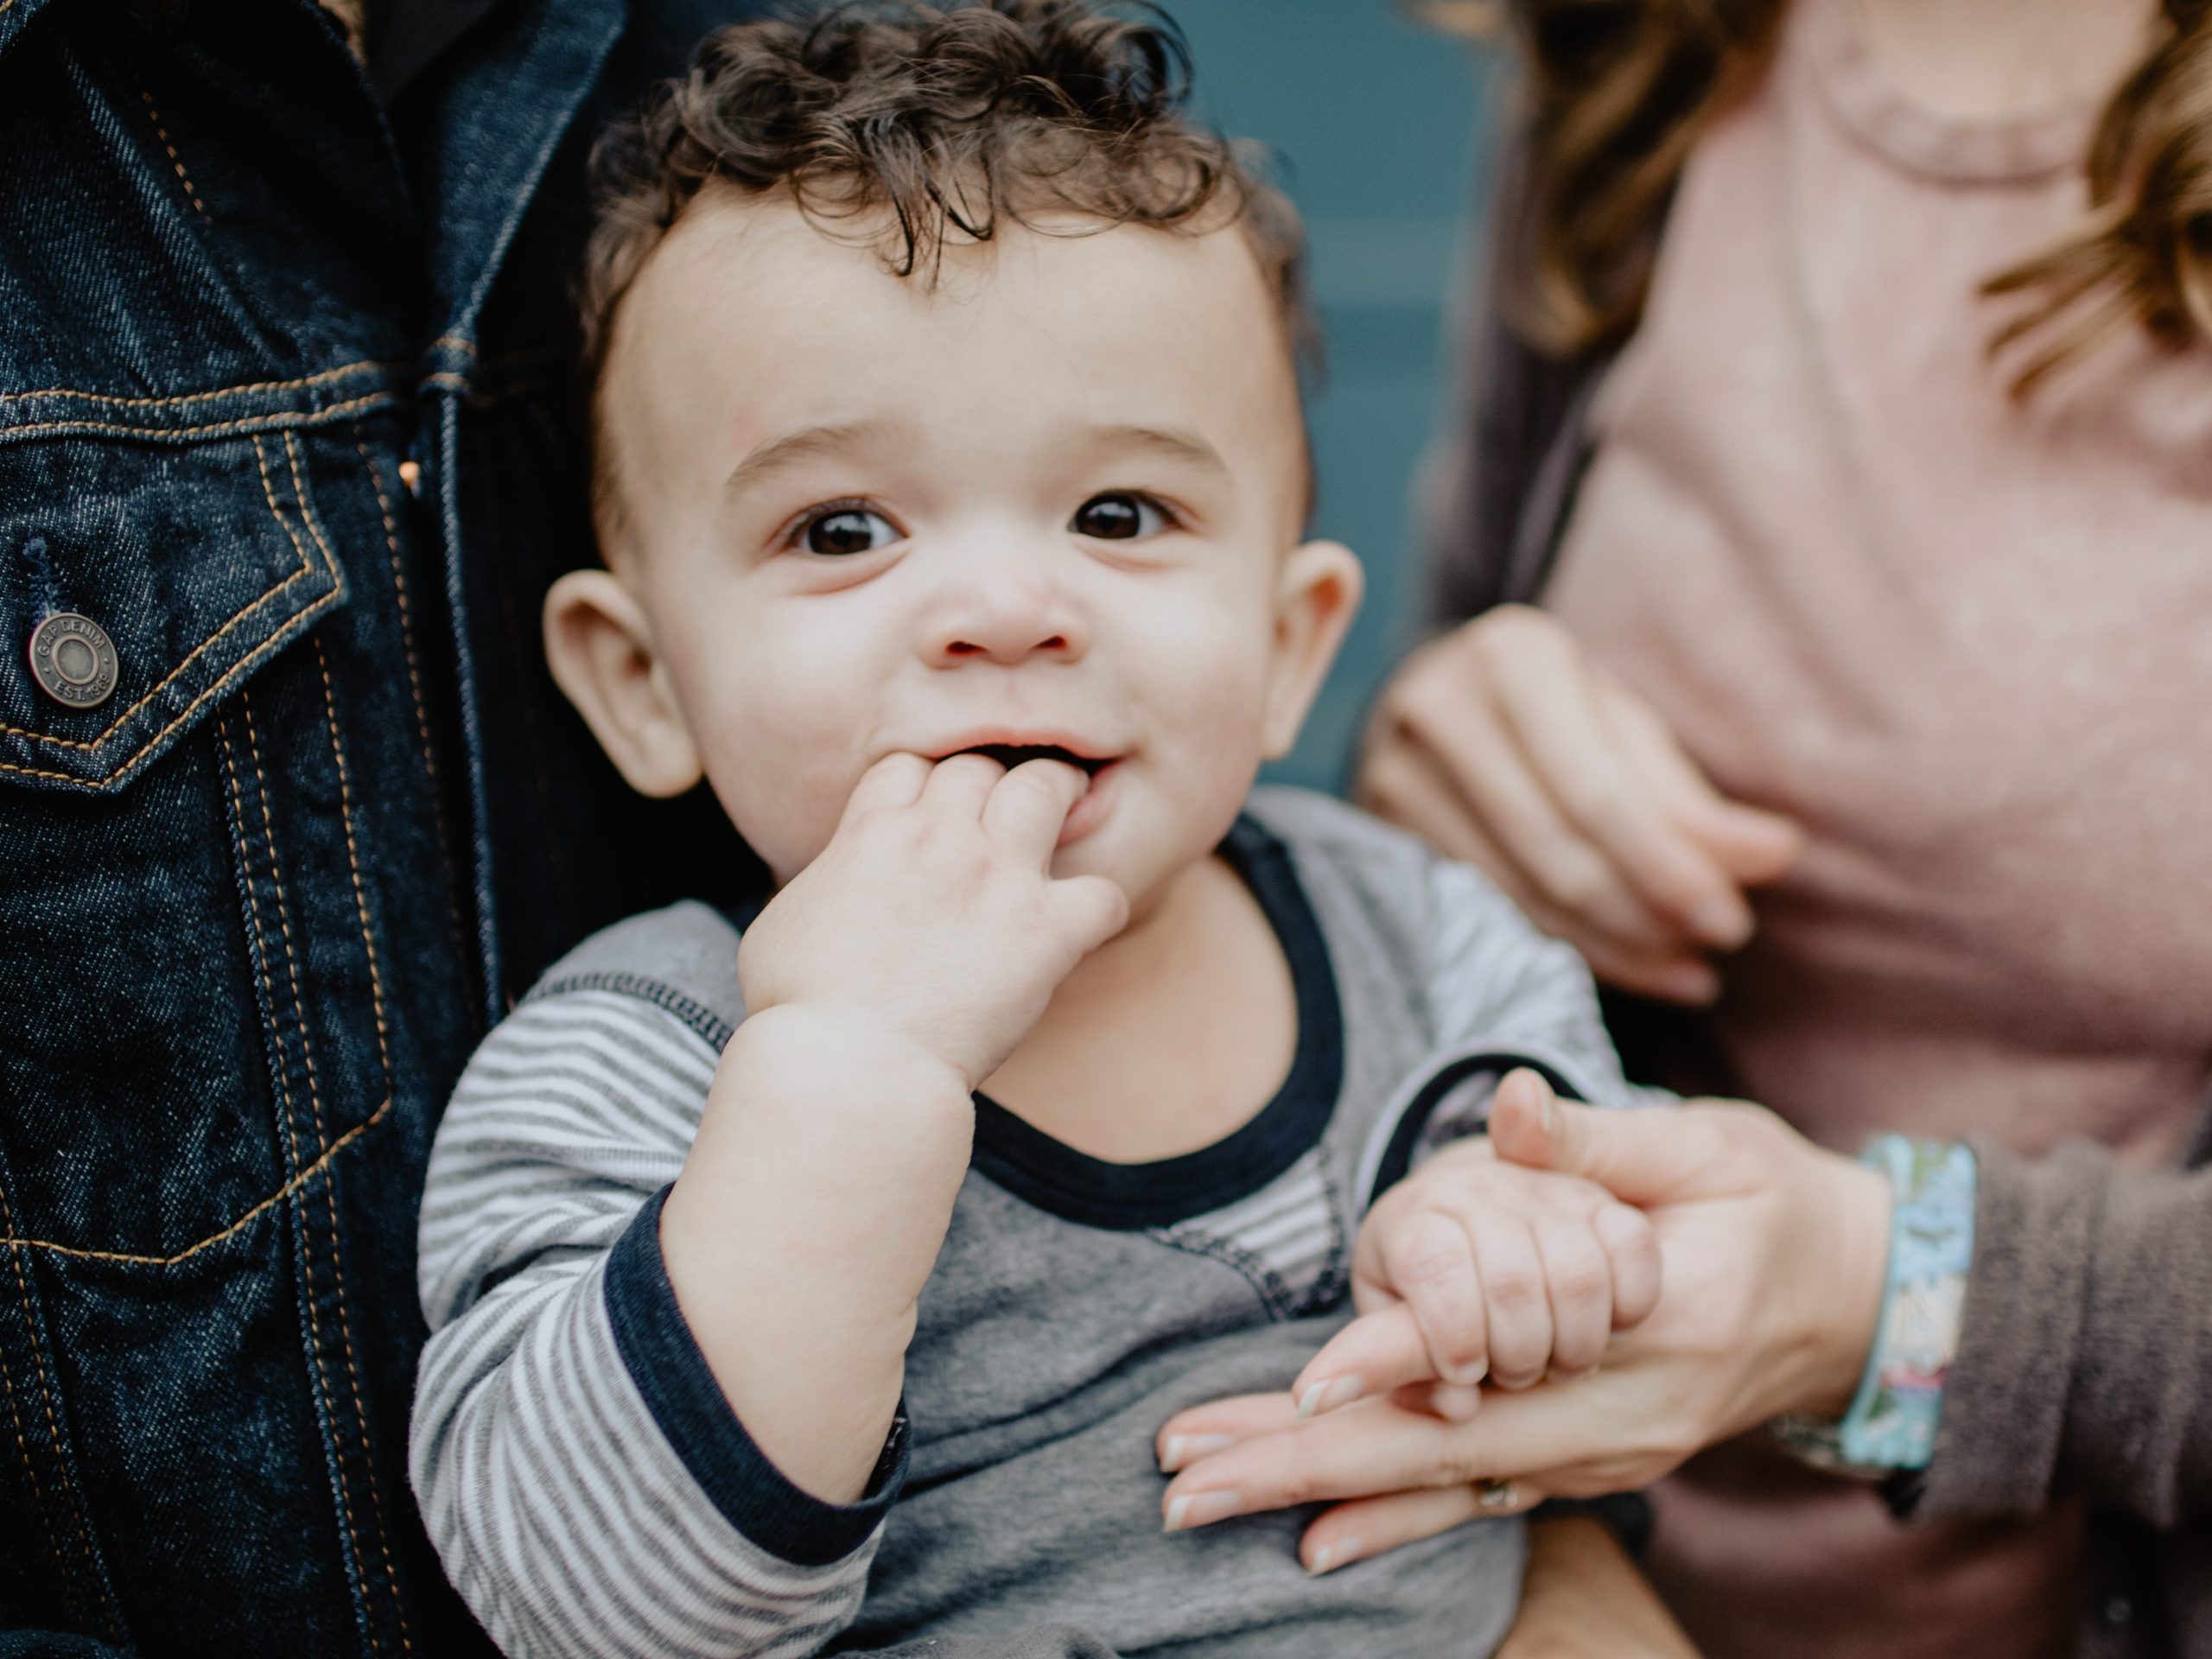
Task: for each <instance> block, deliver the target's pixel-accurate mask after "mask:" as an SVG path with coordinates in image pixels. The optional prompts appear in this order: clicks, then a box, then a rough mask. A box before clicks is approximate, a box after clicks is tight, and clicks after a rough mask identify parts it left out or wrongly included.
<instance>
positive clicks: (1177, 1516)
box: [1165, 1491, 1244, 1532]
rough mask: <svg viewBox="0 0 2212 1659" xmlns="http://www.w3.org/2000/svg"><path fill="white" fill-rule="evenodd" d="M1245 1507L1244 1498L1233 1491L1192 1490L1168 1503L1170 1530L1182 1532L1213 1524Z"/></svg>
mask: <svg viewBox="0 0 2212 1659" xmlns="http://www.w3.org/2000/svg"><path fill="white" fill-rule="evenodd" d="M1243 1508H1244V1499H1243V1497H1242V1496H1240V1495H1239V1494H1237V1493H1236V1492H1232V1491H1218V1492H1192V1494H1190V1496H1189V1497H1179V1498H1176V1499H1174V1500H1173V1501H1172V1502H1170V1503H1169V1504H1168V1505H1167V1525H1166V1529H1165V1530H1166V1531H1168V1532H1182V1531H1185V1530H1186V1529H1189V1528H1192V1527H1205V1526H1211V1524H1212V1523H1213V1522H1216V1521H1226V1520H1227V1519H1228V1518H1229V1517H1230V1516H1232V1515H1236V1514H1239V1513H1241V1512H1242V1511H1243Z"/></svg>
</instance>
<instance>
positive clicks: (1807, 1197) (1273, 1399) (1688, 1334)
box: [1159, 1079, 1890, 1571]
mask: <svg viewBox="0 0 2212 1659" xmlns="http://www.w3.org/2000/svg"><path fill="white" fill-rule="evenodd" d="M1534 1081H1535V1080H1534V1079H1529V1080H1528V1081H1527V1082H1524V1083H1522V1084H1516V1087H1515V1088H1514V1089H1512V1090H1503V1088H1501V1090H1500V1098H1499V1100H1498V1102H1497V1106H1496V1108H1495V1109H1494V1110H1493V1112H1492V1115H1491V1140H1492V1142H1493V1143H1494V1144H1495V1146H1496V1147H1497V1151H1498V1154H1499V1155H1500V1156H1502V1157H1504V1158H1507V1159H1510V1160H1513V1161H1514V1162H1516V1163H1521V1164H1525V1165H1528V1166H1531V1167H1535V1168H1548V1169H1557V1170H1561V1171H1565V1172H1567V1173H1573V1174H1576V1175H1580V1176H1582V1177H1584V1178H1585V1179H1589V1180H1592V1181H1594V1182H1596V1183H1597V1184H1598V1185H1600V1186H1603V1187H1605V1188H1606V1189H1607V1190H1608V1191H1610V1192H1612V1193H1613V1194H1614V1195H1615V1196H1616V1197H1618V1198H1624V1199H1626V1200H1627V1201H1629V1202H1630V1203H1632V1204H1636V1205H1640V1206H1642V1207H1643V1209H1644V1211H1646V1213H1647V1214H1649V1217H1651V1221H1652V1224H1653V1226H1654V1228H1655V1230H1656V1232H1657V1235H1658V1241H1659V1253H1660V1259H1661V1262H1662V1268H1661V1271H1662V1282H1663V1289H1662V1294H1661V1296H1660V1300H1659V1306H1658V1307H1657V1309H1656V1311H1655V1312H1654V1313H1652V1315H1651V1317H1650V1318H1649V1319H1647V1320H1646V1321H1645V1322H1644V1323H1643V1325H1640V1326H1638V1327H1637V1329H1636V1330H1634V1331H1630V1332H1624V1334H1622V1335H1620V1336H1618V1337H1617V1338H1614V1341H1613V1344H1612V1346H1611V1349H1610V1350H1609V1351H1608V1352H1607V1354H1606V1356H1605V1362H1604V1363H1603V1364H1601V1365H1600V1366H1599V1369H1598V1370H1594V1371H1591V1372H1587V1373H1586V1374H1584V1375H1582V1376H1577V1377H1573V1378H1567V1379H1560V1378H1551V1379H1548V1380H1546V1381H1544V1382H1542V1383H1538V1384H1536V1385H1535V1387H1534V1388H1531V1389H1525V1390H1522V1391H1521V1392H1519V1393H1505V1392H1498V1391H1491V1390H1485V1391H1484V1396H1483V1403H1482V1407H1481V1409H1480V1411H1479V1412H1478V1413H1477V1414H1475V1415H1474V1416H1473V1417H1472V1418H1471V1420H1469V1421H1462V1422H1454V1421H1447V1420H1446V1419H1445V1418H1443V1417H1440V1416H1439V1415H1437V1414H1433V1413H1432V1412H1429V1411H1426V1410H1421V1409H1417V1408H1413V1407H1409V1406H1408V1405H1407V1404H1405V1403H1403V1399H1404V1396H1401V1395H1397V1394H1396V1390H1398V1389H1403V1388H1407V1387H1408V1386H1409V1385H1411V1384H1414V1383H1421V1382H1424V1381H1427V1380H1428V1379H1430V1378H1433V1376H1434V1375H1435V1371H1434V1367H1433V1364H1432V1363H1431V1362H1430V1360H1429V1357H1428V1344H1427V1342H1426V1341H1425V1340H1424V1339H1423V1337H1422V1334H1421V1330H1420V1327H1419V1326H1418V1325H1417V1324H1416V1323H1415V1321H1414V1319H1413V1317H1412V1315H1411V1313H1409V1311H1408V1309H1406V1308H1404V1307H1402V1306H1398V1307H1390V1308H1386V1309H1383V1311H1380V1312H1378V1313H1371V1314H1368V1315H1365V1316H1363V1317H1362V1318H1361V1319H1357V1320H1355V1321H1354V1322H1353V1323H1352V1324H1351V1325H1348V1326H1347V1327H1345V1329H1344V1331H1342V1332H1339V1333H1338V1335H1337V1337H1336V1338H1335V1339H1334V1340H1332V1342H1331V1343H1329V1344H1328V1345H1327V1346H1326V1347H1325V1348H1324V1349H1323V1350H1322V1351H1321V1352H1320V1353H1319V1355H1317V1356H1315V1357H1314V1359H1313V1363H1311V1364H1310V1365H1309V1366H1308V1367H1307V1369H1306V1372H1305V1373H1304V1374H1303V1375H1302V1376H1300V1379H1299V1381H1298V1383H1297V1384H1296V1385H1295V1387H1296V1389H1297V1390H1298V1393H1297V1394H1291V1393H1285V1394H1278V1395H1244V1396H1242V1397H1240V1398H1236V1399H1231V1400H1223V1401H1217V1402H1213V1403H1212V1404H1211V1405H1205V1406H1200V1407H1197V1408H1193V1409H1192V1410H1190V1411H1186V1412H1184V1413H1181V1414H1179V1415H1178V1416H1176V1417H1175V1418H1173V1420H1171V1421H1169V1422H1168V1423H1167V1424H1166V1426H1165V1427H1163V1428H1162V1429H1161V1431H1160V1441H1159V1449H1160V1461H1161V1466H1162V1467H1163V1468H1166V1469H1168V1470H1171V1471H1179V1473H1177V1475H1176V1478H1175V1479H1174V1480H1173V1482H1171V1483H1170V1484H1169V1485H1168V1487H1167V1490H1166V1492H1165V1493H1164V1494H1163V1496H1162V1506H1163V1510H1173V1512H1174V1513H1175V1514H1176V1515H1177V1516H1178V1518H1179V1520H1180V1522H1181V1523H1182V1524H1184V1525H1185V1526H1189V1525H1202V1524H1206V1523H1208V1522H1213V1521H1218V1520H1221V1519H1224V1518H1225V1517H1227V1516H1232V1515H1243V1514H1249V1513H1251V1512H1254V1511H1257V1510H1274V1509H1281V1508H1286V1507H1288V1506H1290V1505H1294V1504H1302V1503H1316V1502H1331V1501H1334V1502H1335V1507H1334V1508H1332V1509H1331V1510H1328V1511H1327V1512H1326V1513H1325V1514H1324V1515H1322V1516H1320V1517H1319V1519H1318V1520H1316V1521H1315V1522H1314V1523H1313V1526H1312V1527H1310V1528H1309V1529H1307V1530H1306V1536H1305V1539H1304V1541H1303V1543H1302V1544H1301V1546H1300V1558H1301V1559H1302V1560H1304V1561H1305V1562H1306V1566H1307V1567H1309V1568H1312V1569H1313V1570H1316V1571H1325V1570H1327V1569H1329V1568H1332V1567H1341V1566H1343V1565H1344V1564H1345V1563H1346V1562H1348V1561H1353V1560H1361V1559H1363V1557H1366V1556H1369V1555H1372V1554H1376V1553H1377V1552H1378V1551H1381V1550H1384V1549H1389V1548H1395V1546H1397V1545H1399V1544H1402V1543H1408V1542H1411V1541H1414V1539H1417V1538H1425V1537H1427V1536H1428V1535H1431V1534H1433V1533H1437V1532H1441V1531H1443V1530H1444V1529H1446V1528H1447V1527H1452V1526H1456V1525H1458V1524H1459V1522H1463V1521H1466V1520H1469V1519H1471V1518H1472V1517H1474V1516H1478V1515H1497V1514H1510V1513H1514V1512H1516V1511H1518V1510H1525V1509H1528V1508H1529V1507H1530V1506H1532V1505H1533V1504H1535V1503H1537V1502H1539V1501H1540V1500H1541V1499H1543V1498H1545V1497H1592V1496H1596V1495H1598V1494H1599V1493H1604V1492H1613V1491H1628V1490H1631V1489H1633V1488H1637V1487H1641V1486H1646V1485H1649V1484H1650V1483H1651V1482H1653V1481H1655V1480H1656V1479H1658V1478H1659V1477H1661V1476H1662V1475H1664V1474H1666V1473H1667V1472H1668V1471H1670V1470H1672V1469H1673V1468H1675V1466H1676V1465H1679V1464H1680V1463H1681V1462H1682V1461H1683V1460H1684V1459H1687V1458H1688V1457H1689V1456H1690V1455H1691V1454H1692V1453H1694V1452H1697V1451H1698V1450H1700V1448H1701V1447H1703V1446H1708V1445H1710V1444H1712V1443H1713V1441H1715V1440H1723V1439H1726V1438H1727V1437H1728V1436H1730V1435H1732V1434H1736V1433H1741V1432H1742V1431H1744V1430H1745V1429H1747V1428H1750V1427H1753V1426H1754V1425H1756V1424H1758V1423H1762V1422H1764V1421H1767V1420H1768V1419H1770V1418H1772V1417H1776V1416H1778V1415H1780V1414H1783V1413H1785V1412H1813V1413H1820V1414H1827V1415H1831V1416H1833V1415H1838V1414H1840V1413H1841V1412H1842V1410H1843V1409H1844V1408H1845V1407H1846V1405H1847V1404H1848V1402H1849V1400H1850V1397H1851V1394H1852V1391H1853V1388H1854V1387H1855V1386H1856V1384H1857V1383H1858V1380H1859V1372H1860V1371H1861V1370H1863V1369H1864V1367H1865V1364H1866V1352H1867V1350H1868V1348H1869V1347H1870V1346H1871V1345H1872V1342H1873V1337H1874V1325H1875V1319H1876V1317H1877V1315H1878V1313H1879V1310H1880V1305H1881V1296H1882V1282H1883V1275H1884V1272H1885V1266H1886V1262H1887V1256H1888V1239H1889V1204H1890V1198H1889V1188H1888V1185H1887V1184H1886V1183H1885V1181H1883V1179H1881V1177H1880V1176H1879V1175H1878V1174H1876V1173H1874V1172H1872V1170H1869V1169H1866V1168H1864V1167H1863V1166H1860V1165H1859V1164H1857V1163H1855V1162H1853V1160H1849V1159H1847V1158H1841V1157H1838V1156H1837V1155H1836V1154H1833V1153H1828V1152H1824V1151H1822V1150H1821V1149H1820V1148H1818V1147H1815V1146H1813V1145H1812V1144H1811V1143H1810V1142H1808V1141H1806V1140H1804V1139H1803V1138H1802V1136H1800V1135H1797V1134H1796V1132H1795V1131H1793V1130H1792V1129H1790V1128H1789V1127H1788V1126H1787V1125H1786V1124H1784V1123H1783V1122H1782V1121H1781V1120H1780V1119H1779V1118H1777V1117H1776V1116H1774V1115H1773V1114H1771V1113H1770V1112H1768V1111H1766V1110H1764V1109H1762V1108H1759V1107H1757V1106H1751V1105H1745V1104H1743V1103H1738V1102H1729V1101H1707V1102H1693V1103H1688V1104H1687V1105H1684V1106H1681V1107H1677V1108H1675V1109H1671V1110H1652V1111H1638V1112H1600V1111H1596V1110H1592V1109H1589V1108H1586V1107H1580V1106H1573V1105H1569V1104H1567V1103H1562V1102H1560V1101H1557V1100H1555V1099H1554V1098H1553V1097H1552V1096H1551V1092H1550V1090H1548V1089H1543V1088H1541V1087H1531V1086H1529V1084H1532V1083H1534ZM1346 1376H1357V1377H1358V1378H1359V1379H1360V1381H1359V1385H1358V1387H1357V1390H1354V1389H1341V1388H1340V1389H1337V1390H1336V1391H1335V1394H1334V1395H1333V1396H1332V1395H1329V1394H1328V1392H1327V1389H1326V1385H1327V1384H1328V1383H1331V1382H1332V1381H1335V1380H1336V1379H1338V1378H1342V1377H1346ZM1317 1384H1319V1385H1322V1386H1323V1388H1324V1394H1323V1395H1322V1396H1319V1397H1322V1398H1328V1399H1330V1401H1331V1403H1332V1404H1334V1403H1335V1402H1336V1401H1338V1400H1348V1401H1350V1402H1351V1403H1350V1404H1348V1405H1345V1406H1343V1407H1342V1408H1339V1409H1335V1410H1332V1411H1329V1412H1327V1413H1325V1414H1318V1415H1315V1416H1313V1417H1311V1418H1309V1419H1307V1420H1305V1421H1300V1420H1299V1419H1298V1417H1297V1414H1296V1413H1297V1408H1296V1406H1295V1405H1294V1399H1296V1398H1298V1397H1302V1396H1303V1395H1305V1394H1307V1393H1310V1392H1311V1390H1312V1389H1313V1388H1314V1387H1315V1386H1316V1385H1317Z"/></svg>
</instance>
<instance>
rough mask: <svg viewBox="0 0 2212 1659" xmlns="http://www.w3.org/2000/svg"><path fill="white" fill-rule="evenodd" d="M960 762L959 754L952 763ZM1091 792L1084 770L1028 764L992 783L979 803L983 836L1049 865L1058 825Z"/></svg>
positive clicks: (1049, 763)
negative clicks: (1086, 793) (1087, 792)
mask: <svg viewBox="0 0 2212 1659" xmlns="http://www.w3.org/2000/svg"><path fill="white" fill-rule="evenodd" d="M961 758H962V757H961V756H958V755H955V756H954V757H953V760H959V759H961ZM975 758H976V759H978V760H980V759H982V757H981V756H976V757H975ZM945 764H946V765H947V766H950V764H951V762H950V761H947V762H946V763H945ZM994 764H995V763H994ZM940 770H941V768H940ZM1089 788H1090V778H1089V777H1088V776H1086V775H1085V773H1084V770H1083V768H1082V767H1080V766H1070V765H1069V764H1068V763H1067V762H1066V761H1065V760H1025V761H1023V762H1022V763H1021V764H1020V766H1016V767H1015V768H1014V770H1013V771H1011V772H1003V773H1001V775H1000V776H999V777H997V778H995V779H992V780H991V783H990V785H989V787H988V790H987V791H986V792H985V797H984V798H983V800H982V802H981V803H980V808H981V810H982V817H983V832H984V833H985V834H986V835H988V836H990V837H991V839H992V840H994V841H995V842H999V843H1001V845H1003V846H1005V847H1007V848H1009V849H1014V850H1015V851H1018V852H1020V853H1021V854H1023V855H1035V858H1036V861H1037V862H1038V864H1039V866H1042V865H1045V864H1046V863H1049V862H1050V861H1051V860H1052V849H1054V847H1056V846H1057V845H1058V842H1059V839H1060V826H1061V825H1062V824H1064V823H1066V822H1067V821H1068V813H1069V811H1070V810H1071V809H1072V808H1073V807H1074V805H1075V804H1076V803H1077V801H1079V800H1081V799H1082V798H1083V795H1084V791H1085V790H1087V789H1089Z"/></svg>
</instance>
